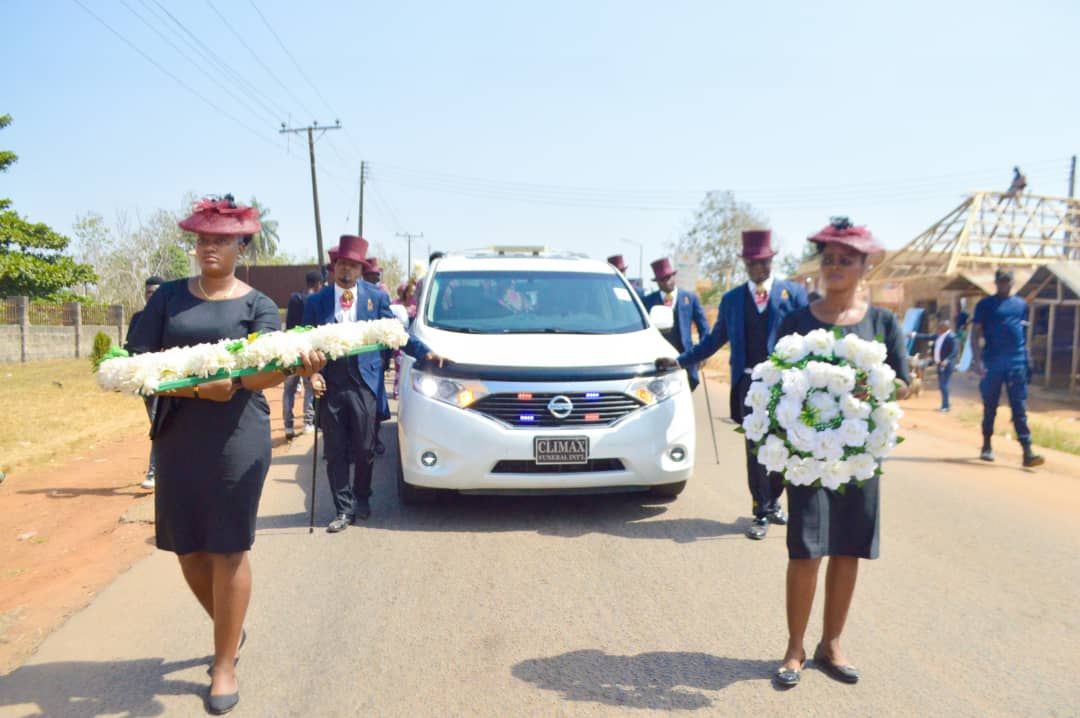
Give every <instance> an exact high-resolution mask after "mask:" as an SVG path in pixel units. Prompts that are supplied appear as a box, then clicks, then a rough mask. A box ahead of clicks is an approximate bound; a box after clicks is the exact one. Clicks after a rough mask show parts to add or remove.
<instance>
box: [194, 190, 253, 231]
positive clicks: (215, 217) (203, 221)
mask: <svg viewBox="0 0 1080 718" xmlns="http://www.w3.org/2000/svg"><path fill="white" fill-rule="evenodd" d="M261 228H262V225H261V224H259V211H258V210H257V209H255V208H254V207H245V206H244V205H242V204H237V203H236V201H235V200H234V199H233V196H232V195H231V194H227V195H225V196H224V197H221V198H218V197H205V198H203V199H201V200H199V201H198V202H196V203H195V206H194V207H193V208H192V212H191V215H190V216H189V217H187V219H184V220H182V221H181V222H180V229H186V230H187V231H189V232H194V233H195V234H220V235H226V236H230V237H241V236H244V235H248V234H255V233H256V232H258V231H259V230H260V229H261Z"/></svg>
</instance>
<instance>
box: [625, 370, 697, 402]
mask: <svg viewBox="0 0 1080 718" xmlns="http://www.w3.org/2000/svg"><path fill="white" fill-rule="evenodd" d="M683 386H685V382H684V381H683V378H682V373H681V372H680V373H675V374H665V375H664V376H658V377H652V378H649V379H638V380H637V381H635V382H634V383H632V384H631V385H630V388H629V389H628V390H627V393H628V394H629V395H630V396H632V397H634V398H635V399H637V400H638V401H640V402H641V403H642V404H645V405H646V406H651V405H652V404H655V403H657V402H658V401H664V400H665V399H670V398H671V397H673V396H675V395H676V394H678V393H679V392H680V391H682V390H683Z"/></svg>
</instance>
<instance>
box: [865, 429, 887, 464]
mask: <svg viewBox="0 0 1080 718" xmlns="http://www.w3.org/2000/svg"><path fill="white" fill-rule="evenodd" d="M892 447H893V437H892V434H891V433H890V432H889V430H888V429H886V428H879V429H874V430H873V431H871V432H870V436H868V437H867V438H866V450H867V451H869V452H870V454H871V455H873V457H874V458H875V459H884V458H885V457H886V456H887V455H888V454H889V451H890V450H891V449H892Z"/></svg>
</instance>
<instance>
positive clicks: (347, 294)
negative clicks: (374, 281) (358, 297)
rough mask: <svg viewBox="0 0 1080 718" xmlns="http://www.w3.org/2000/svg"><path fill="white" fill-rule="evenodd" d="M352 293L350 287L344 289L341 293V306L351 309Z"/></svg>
mask: <svg viewBox="0 0 1080 718" xmlns="http://www.w3.org/2000/svg"><path fill="white" fill-rule="evenodd" d="M352 304H353V293H352V290H351V289H346V290H345V291H344V292H342V293H341V308H342V309H352Z"/></svg>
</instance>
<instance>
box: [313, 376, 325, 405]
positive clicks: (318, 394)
mask: <svg viewBox="0 0 1080 718" xmlns="http://www.w3.org/2000/svg"><path fill="white" fill-rule="evenodd" d="M311 389H312V391H314V392H315V398H316V399H321V398H322V395H323V394H325V393H326V379H323V375H322V374H312V375H311Z"/></svg>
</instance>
